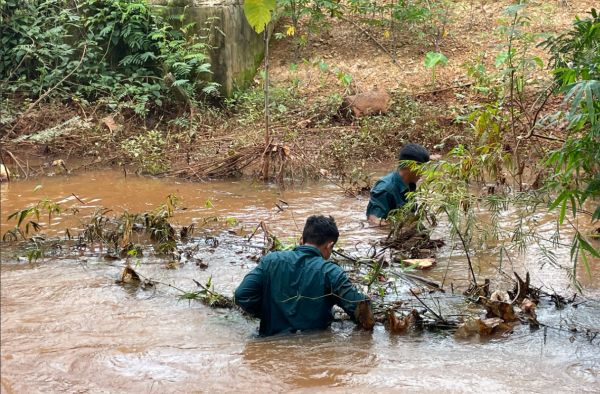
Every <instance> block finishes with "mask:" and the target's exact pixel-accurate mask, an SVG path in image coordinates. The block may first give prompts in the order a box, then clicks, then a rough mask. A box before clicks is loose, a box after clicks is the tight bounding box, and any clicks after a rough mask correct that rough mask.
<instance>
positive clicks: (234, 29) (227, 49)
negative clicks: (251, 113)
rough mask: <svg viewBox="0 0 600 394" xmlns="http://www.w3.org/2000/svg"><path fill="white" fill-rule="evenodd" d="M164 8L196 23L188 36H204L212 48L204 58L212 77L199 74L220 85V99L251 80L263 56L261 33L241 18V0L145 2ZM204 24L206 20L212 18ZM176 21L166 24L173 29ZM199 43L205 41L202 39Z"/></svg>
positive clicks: (171, 13)
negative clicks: (207, 38) (209, 35)
mask: <svg viewBox="0 0 600 394" xmlns="http://www.w3.org/2000/svg"><path fill="white" fill-rule="evenodd" d="M148 3H149V4H151V5H154V6H161V7H165V9H166V11H167V13H168V14H170V15H182V14H183V15H185V17H184V21H183V23H184V24H187V23H190V22H196V25H195V26H194V27H193V29H191V30H190V31H188V36H192V35H194V34H195V35H197V36H198V37H205V36H207V33H208V32H207V31H206V30H204V29H205V28H210V34H211V35H212V38H211V39H210V41H208V44H210V45H211V46H212V47H213V49H212V50H210V51H209V53H208V56H209V59H210V64H211V67H210V69H211V71H212V74H206V75H201V78H202V79H204V80H207V81H212V82H217V83H219V84H220V85H221V88H220V93H221V96H224V97H230V96H231V94H232V92H233V90H234V88H235V86H236V85H237V86H239V87H241V88H246V87H247V86H248V84H249V83H250V82H251V81H252V79H253V78H254V75H255V74H256V70H257V69H258V66H259V65H260V63H261V62H262V60H263V57H264V41H263V40H264V32H263V33H261V34H257V33H256V32H255V31H254V29H252V27H250V24H248V21H247V20H246V17H245V16H244V1H243V0H221V1H218V0H148ZM214 17H216V18H215V19H214V20H212V21H211V22H209V23H207V21H209V20H210V18H214ZM176 22H177V21H174V20H172V21H170V23H171V24H173V25H174V26H176V27H179V26H177V25H176ZM199 40H202V41H205V40H203V39H202V38H199Z"/></svg>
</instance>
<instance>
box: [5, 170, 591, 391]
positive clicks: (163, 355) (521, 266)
mask: <svg viewBox="0 0 600 394" xmlns="http://www.w3.org/2000/svg"><path fill="white" fill-rule="evenodd" d="M386 172H387V171H386V170H385V169H384V170H383V171H380V172H378V175H384V174H385V173H386ZM38 185H42V187H41V188H40V189H39V190H37V191H36V192H34V189H35V188H36V186H38ZM169 194H172V195H176V196H178V198H179V202H180V205H181V207H185V208H186V209H185V210H179V211H177V213H176V216H175V224H176V225H179V226H188V225H189V224H191V223H194V224H195V227H196V231H195V233H194V234H195V236H194V237H192V238H191V239H190V240H189V241H187V242H188V244H190V243H191V244H193V243H197V245H198V251H197V257H198V258H199V259H201V260H202V261H203V262H205V263H206V264H208V268H206V269H200V268H199V267H198V266H197V265H195V264H192V263H186V264H183V265H181V266H180V267H179V268H178V269H169V270H167V269H165V268H164V259H163V260H160V261H159V259H157V258H156V257H153V256H151V255H149V256H144V257H142V258H140V259H139V265H138V266H137V268H136V269H137V270H139V272H141V273H143V274H144V275H145V276H148V277H151V278H154V279H158V280H161V281H163V282H169V283H173V284H174V285H176V286H178V287H181V288H185V289H190V290H195V285H194V283H193V281H192V280H191V278H193V279H196V280H197V281H199V282H200V283H207V282H208V281H209V280H211V281H212V283H213V284H214V286H215V289H217V290H218V291H219V292H220V293H223V294H226V295H231V294H232V293H233V291H234V289H235V288H236V287H237V285H238V284H239V283H240V281H241V280H242V278H243V277H244V275H245V274H246V273H248V272H249V270H250V269H252V268H253V267H254V266H255V265H256V261H255V260H254V259H253V258H252V256H253V255H255V254H256V253H257V250H253V248H252V247H248V246H247V245H244V243H243V242H241V240H242V238H241V237H240V236H239V235H240V234H241V235H249V234H251V233H252V230H253V228H255V227H256V226H258V225H259V224H260V222H261V221H263V222H264V223H265V224H266V225H267V226H268V228H269V230H270V231H271V232H272V233H274V234H275V235H276V236H277V237H278V238H279V239H280V240H282V241H284V242H286V243H289V242H292V240H290V239H288V238H292V239H293V238H295V237H298V236H299V235H300V234H301V231H302V228H303V226H304V220H305V219H306V217H307V216H309V215H311V214H328V215H332V216H334V217H335V219H336V221H337V223H338V227H339V229H340V241H339V243H338V244H339V245H340V246H341V247H342V248H344V251H346V252H347V253H350V254H355V255H359V254H361V253H362V254H363V255H364V253H366V251H367V250H368V249H369V247H370V243H372V242H374V241H376V240H379V239H381V238H383V237H385V236H386V235H387V232H386V231H385V230H382V229H378V228H374V227H372V226H371V225H369V224H368V223H367V222H366V220H365V215H364V211H365V208H366V205H367V202H368V199H367V198H350V197H346V196H344V195H343V194H342V193H341V192H340V189H339V188H338V187H337V186H335V185H332V184H329V183H325V182H320V183H313V182H306V183H304V184H301V185H295V186H294V187H288V188H287V190H285V191H281V190H280V189H279V188H278V187H277V186H275V185H265V184H262V183H258V184H257V183H254V182H252V181H251V180H248V179H236V180H222V181H211V182H206V183H188V182H185V181H181V180H178V179H154V178H151V177H138V176H135V175H131V174H128V175H127V176H125V175H124V173H123V171H117V170H111V169H104V170H94V171H87V172H81V173H77V174H74V175H56V176H54V177H46V178H40V179H36V180H21V181H15V182H9V183H2V184H1V231H2V234H4V233H5V232H6V231H7V230H9V229H11V228H12V227H13V226H14V221H10V222H8V223H7V217H8V216H9V215H10V214H11V213H13V212H15V211H17V210H19V209H23V208H28V207H29V206H31V205H35V204H37V202H38V201H39V200H40V199H44V198H46V197H47V198H48V199H50V200H51V201H54V202H59V203H60V204H61V206H63V207H64V208H72V207H77V208H78V209H79V215H78V216H79V217H80V218H89V217H91V215H92V214H93V213H94V212H95V210H96V209H97V207H99V206H102V207H105V208H108V209H111V210H113V211H114V212H115V213H121V212H123V211H125V210H127V211H128V212H130V213H137V212H143V211H147V210H152V209H154V208H155V207H156V206H158V205H159V204H161V203H163V202H165V198H166V196H167V195H169ZM281 200H283V201H285V203H287V205H285V203H283V202H282V201H281ZM207 201H209V202H210V203H207ZM277 205H279V206H281V207H282V208H283V210H282V209H280V208H279V207H278V206H277ZM481 215H484V216H485V215H486V213H485V212H483V211H482V213H481ZM511 215H512V214H511V213H510V212H508V213H506V214H503V216H502V218H501V221H502V222H503V223H504V224H505V225H506V226H510V225H511V223H512V220H514V216H511ZM539 216H540V217H539V218H538V221H539V223H540V234H541V235H546V236H547V237H548V238H550V237H551V235H552V233H553V231H554V229H555V227H556V225H555V223H554V221H553V220H554V216H553V215H550V214H546V215H543V214H540V215H539ZM209 217H218V218H220V219H219V222H216V223H215V222H213V223H210V222H209V223H207V224H205V219H206V218H209ZM227 218H229V219H227ZM40 224H41V225H42V226H43V232H44V233H46V234H47V235H48V236H60V237H64V236H65V232H64V230H65V229H66V228H70V229H71V231H72V233H73V234H75V233H76V232H77V230H76V229H77V227H78V221H77V219H76V218H75V217H73V215H69V214H68V213H63V214H62V215H53V216H52V217H51V219H50V220H48V217H47V213H46V214H45V215H44V214H43V213H42V216H41V217H40ZM449 229H450V228H449V225H448V223H447V222H444V221H443V220H442V221H441V223H440V225H439V226H438V227H437V228H436V229H435V231H434V233H433V234H434V235H433V236H432V238H446V237H447V235H448V234H449V231H450V230H449ZM234 232H235V234H233V233H234ZM200 234H203V235H202V236H201V235H200ZM207 235H210V236H211V237H214V239H216V240H218V244H211V243H210V242H208V241H207V240H208V238H207ZM257 237H258V235H257ZM569 241H570V234H569V232H568V230H565V231H564V232H563V233H562V238H561V242H563V243H566V244H568V243H569ZM447 243H448V245H446V246H444V247H443V248H441V249H440V250H439V251H437V252H436V258H437V261H438V264H437V265H436V266H435V267H434V268H433V269H431V270H428V271H419V272H416V273H415V275H421V276H424V277H426V278H428V279H431V280H434V281H436V282H439V283H441V282H444V283H445V289H447V293H448V292H449V288H450V286H452V288H454V289H455V294H456V296H454V298H453V299H454V302H455V303H456V305H457V307H458V308H459V309H460V310H461V311H465V310H469V308H470V306H469V305H468V304H467V303H466V302H465V301H464V298H463V297H461V296H460V294H462V291H463V290H464V289H466V286H467V282H468V268H467V264H466V259H465V255H464V253H461V251H460V250H459V249H455V248H453V247H452V245H451V242H450V241H449V240H448V242H447ZM188 246H193V245H188ZM554 252H555V253H556V256H557V260H558V262H559V263H560V264H562V265H563V266H565V267H570V262H569V253H570V248H569V245H566V246H559V247H557V248H555V249H554ZM104 253H105V250H103V249H102V248H101V246H100V245H92V246H91V247H90V248H88V249H86V250H85V251H82V252H80V253H79V254H78V255H73V254H66V253H49V254H48V255H47V256H45V257H43V258H40V259H38V260H37V261H33V262H31V263H30V262H29V261H28V259H27V253H26V251H25V250H23V248H22V247H21V246H18V245H16V244H9V243H3V244H2V251H1V260H2V264H1V284H2V285H1V300H0V302H1V330H2V331H1V354H0V361H1V389H0V390H1V392H2V393H9V394H10V393H203V392H217V391H221V392H249V393H255V392H259V393H270V392H296V393H304V392H307V393H308V392H310V393H313V392H331V393H356V392H377V393H379V392H386V393H390V392H402V393H413V392H419V393H423V392H425V393H459V392H485V393H600V337H599V338H596V339H595V340H591V341H590V339H589V337H588V336H586V335H584V334H585V330H586V329H589V330H592V331H598V330H600V264H599V263H598V261H596V260H591V259H590V270H591V279H590V278H589V277H588V275H587V273H585V270H584V269H583V268H581V269H580V270H579V271H578V279H579V281H580V282H581V284H582V286H583V297H585V298H579V299H581V300H586V302H582V303H581V304H579V305H578V306H577V307H573V306H571V305H567V306H565V307H564V308H563V309H557V308H555V307H554V305H553V304H547V305H541V306H540V307H539V308H538V309H537V310H536V312H537V314H538V320H539V321H540V322H541V323H545V324H547V325H549V326H552V327H553V328H551V329H544V328H540V329H534V328H532V327H530V326H528V325H517V326H516V327H515V329H514V331H513V332H512V333H511V334H507V335H496V336H491V337H486V338H479V337H475V338H471V339H466V340H463V339H457V338H455V337H454V336H453V335H451V334H447V333H444V332H430V331H421V332H417V331H410V332H409V333H407V334H404V335H395V334H390V333H389V332H387V331H386V330H385V329H384V327H383V325H381V324H377V325H376V326H375V329H374V330H373V331H372V332H367V331H363V330H358V329H355V325H354V324H353V323H351V322H349V321H338V322H334V324H333V325H332V327H331V328H330V329H328V330H326V331H324V332H312V333H302V334H295V335H287V336H279V337H272V338H256V337H255V335H254V334H255V333H256V330H257V327H258V324H257V323H256V322H255V321H251V320H248V319H246V318H245V317H244V316H242V315H241V314H240V313H239V312H238V311H236V310H228V309H218V308H209V307H207V306H205V305H203V304H202V303H200V302H197V301H187V300H186V301H178V294H179V293H177V292H176V291H174V290H173V289H170V288H166V287H158V288H157V289H156V290H142V289H141V288H139V287H138V286H134V285H131V284H123V283H118V282H119V281H118V280H119V279H120V277H121V272H122V266H123V261H117V262H113V263H110V264H108V262H107V261H106V260H104V259H103V258H102V256H103V254H104ZM499 256H500V249H499V248H490V250H486V251H481V252H480V253H478V256H477V257H476V258H474V260H473V262H474V264H475V266H476V267H475V268H476V274H477V277H478V280H479V279H481V280H482V281H483V278H489V279H491V280H492V282H494V281H495V280H498V281H500V280H501V279H502V274H501V273H499V272H498V270H497V269H496V268H495V267H498V265H499ZM541 260H542V258H541V253H540V251H539V249H538V248H537V247H536V246H535V245H532V246H531V247H530V248H529V249H528V250H527V252H526V253H525V254H517V253H516V252H514V253H512V255H511V261H512V263H511V264H512V266H510V265H509V263H508V261H507V260H506V258H505V259H504V261H503V262H502V264H503V266H502V268H503V269H505V270H508V271H510V270H512V269H514V270H515V271H516V272H518V273H519V274H521V275H524V274H525V272H529V273H530V275H531V278H532V282H533V284H534V285H536V286H541V285H543V286H544V287H545V289H546V290H547V291H550V289H551V290H553V291H556V292H557V293H560V294H562V295H563V296H565V297H567V296H568V297H571V296H573V295H574V294H576V293H577V291H576V290H575V289H574V288H573V287H569V284H570V279H569V277H568V275H567V271H566V270H564V269H561V268H557V267H554V266H551V265H549V264H546V265H545V266H544V267H543V268H541V263H540V262H541ZM509 267H510V269H509ZM407 291H408V290H407V288H404V287H402V286H400V287H399V289H398V292H399V293H400V295H398V298H400V299H403V300H406V301H407V302H409V303H413V302H414V299H413V300H411V299H410V297H409V296H407V295H406V292H407ZM434 297H435V296H431V298H424V299H425V300H426V301H427V300H429V301H430V302H435V301H434ZM449 297H450V298H452V296H451V295H449ZM578 297H582V296H578ZM414 307H415V308H417V307H419V305H418V303H415V304H414ZM574 329H576V330H577V332H575V331H573V330H574Z"/></svg>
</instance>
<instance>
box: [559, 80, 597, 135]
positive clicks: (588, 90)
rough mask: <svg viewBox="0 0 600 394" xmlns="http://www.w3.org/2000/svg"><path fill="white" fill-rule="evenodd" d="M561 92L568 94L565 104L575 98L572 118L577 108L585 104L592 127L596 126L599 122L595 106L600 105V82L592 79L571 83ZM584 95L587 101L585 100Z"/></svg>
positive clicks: (572, 106) (572, 105)
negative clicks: (599, 103)
mask: <svg viewBox="0 0 600 394" xmlns="http://www.w3.org/2000/svg"><path fill="white" fill-rule="evenodd" d="M561 91H562V92H568V93H567V95H566V96H565V99H564V101H563V103H567V102H568V101H569V99H570V98H571V97H573V103H572V104H571V116H572V115H575V112H576V111H577V107H578V106H579V105H580V104H583V103H584V102H585V104H586V110H587V114H588V118H589V120H590V123H591V124H592V126H594V125H595V124H596V121H597V119H596V108H595V105H594V104H596V105H598V104H597V103H598V102H599V101H600V81H596V80H593V79H590V80H585V81H579V82H575V83H571V84H568V85H566V86H565V87H563V88H562V89H561ZM584 93H585V101H584V100H583V94H584ZM594 96H595V100H594Z"/></svg>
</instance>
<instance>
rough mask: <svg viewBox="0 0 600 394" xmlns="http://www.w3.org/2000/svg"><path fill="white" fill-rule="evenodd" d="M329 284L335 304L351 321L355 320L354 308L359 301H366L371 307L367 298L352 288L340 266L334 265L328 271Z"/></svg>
mask: <svg viewBox="0 0 600 394" xmlns="http://www.w3.org/2000/svg"><path fill="white" fill-rule="evenodd" d="M330 282H331V287H332V289H331V290H332V292H333V295H334V297H335V304H336V305H338V306H339V307H341V308H342V309H343V310H344V312H346V313H347V314H348V316H350V318H352V320H355V312H356V308H357V306H358V303H359V302H360V301H362V300H367V301H368V302H369V306H371V301H370V300H369V298H368V297H367V296H366V295H364V294H363V293H361V292H359V291H358V290H357V289H356V288H355V287H354V285H353V284H352V282H350V279H349V278H348V275H346V273H345V272H344V270H343V269H342V268H341V267H340V266H338V265H335V266H334V268H333V269H332V270H331V271H330Z"/></svg>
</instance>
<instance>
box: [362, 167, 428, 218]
mask: <svg viewBox="0 0 600 394" xmlns="http://www.w3.org/2000/svg"><path fill="white" fill-rule="evenodd" d="M415 189H416V185H415V184H414V183H411V184H410V188H409V187H407V186H406V184H405V183H404V181H403V180H402V177H401V176H400V174H399V173H398V170H395V171H394V172H392V173H390V174H388V175H386V176H384V177H383V178H381V179H380V180H378V181H377V182H376V183H375V184H374V185H373V187H372V188H371V198H370V199H369V205H367V219H368V218H369V215H375V216H377V217H378V218H380V219H386V218H387V216H388V213H390V211H392V210H394V209H398V208H400V207H402V206H404V204H406V193H408V192H412V191H415Z"/></svg>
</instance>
